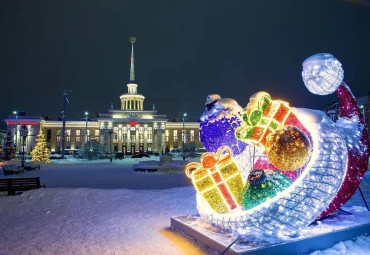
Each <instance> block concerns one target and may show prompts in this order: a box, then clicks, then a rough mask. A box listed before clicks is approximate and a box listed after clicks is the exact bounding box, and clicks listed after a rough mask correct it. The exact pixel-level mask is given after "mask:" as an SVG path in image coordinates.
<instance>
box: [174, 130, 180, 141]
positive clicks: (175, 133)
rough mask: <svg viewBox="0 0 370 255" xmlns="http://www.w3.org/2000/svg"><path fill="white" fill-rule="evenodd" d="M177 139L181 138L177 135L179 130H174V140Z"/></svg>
mask: <svg viewBox="0 0 370 255" xmlns="http://www.w3.org/2000/svg"><path fill="white" fill-rule="evenodd" d="M177 140H179V139H178V137H177V130H174V131H173V141H174V142H176V141H177Z"/></svg>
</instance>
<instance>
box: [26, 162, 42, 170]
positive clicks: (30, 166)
mask: <svg viewBox="0 0 370 255" xmlns="http://www.w3.org/2000/svg"><path fill="white" fill-rule="evenodd" d="M23 166H24V169H26V170H35V169H40V165H35V164H34V163H33V162H24V163H23Z"/></svg>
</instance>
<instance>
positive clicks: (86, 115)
mask: <svg viewBox="0 0 370 255" xmlns="http://www.w3.org/2000/svg"><path fill="white" fill-rule="evenodd" d="M85 120H86V129H85V144H86V145H87V142H88V141H87V139H88V137H87V121H88V120H89V112H85Z"/></svg>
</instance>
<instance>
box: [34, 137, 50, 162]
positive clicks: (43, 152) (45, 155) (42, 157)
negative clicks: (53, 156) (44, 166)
mask: <svg viewBox="0 0 370 255" xmlns="http://www.w3.org/2000/svg"><path fill="white" fill-rule="evenodd" d="M36 142H37V143H36V146H35V148H34V149H33V151H31V156H32V159H31V161H42V162H46V163H50V159H49V156H50V151H49V149H48V148H46V140H45V135H44V133H42V131H40V133H39V134H38V136H37V139H36Z"/></svg>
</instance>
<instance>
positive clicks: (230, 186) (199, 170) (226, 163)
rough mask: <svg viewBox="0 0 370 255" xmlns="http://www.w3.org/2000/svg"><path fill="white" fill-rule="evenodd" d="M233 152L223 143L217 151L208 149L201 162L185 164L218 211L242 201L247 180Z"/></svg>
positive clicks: (205, 196) (221, 211) (206, 198)
mask: <svg viewBox="0 0 370 255" xmlns="http://www.w3.org/2000/svg"><path fill="white" fill-rule="evenodd" d="M232 155H233V153H232V151H231V149H230V148H229V147H227V146H222V147H220V148H219V149H218V150H217V153H211V152H206V153H204V154H203V155H202V157H201V159H200V162H201V163H197V162H192V163H189V164H188V165H187V166H186V168H185V172H186V175H187V176H188V177H189V178H191V179H192V182H193V185H194V187H195V189H196V190H197V192H198V194H200V195H201V196H202V197H203V198H204V199H205V200H206V201H207V202H208V204H209V205H210V206H211V208H212V209H213V210H214V211H215V212H218V213H227V212H230V211H232V210H234V209H236V208H238V207H239V206H240V205H241V203H242V192H243V187H244V182H243V178H242V176H241V173H240V170H239V169H238V167H237V165H236V164H235V162H234V161H233V159H232Z"/></svg>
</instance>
